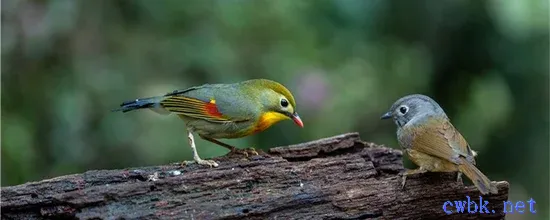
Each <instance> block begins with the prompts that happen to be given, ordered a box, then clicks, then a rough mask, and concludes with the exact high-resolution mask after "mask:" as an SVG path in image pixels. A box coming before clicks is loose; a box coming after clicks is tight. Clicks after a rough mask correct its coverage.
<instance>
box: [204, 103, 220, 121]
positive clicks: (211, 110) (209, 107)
mask: <svg viewBox="0 0 550 220" xmlns="http://www.w3.org/2000/svg"><path fill="white" fill-rule="evenodd" d="M204 107H205V109H206V113H207V114H209V115H211V116H214V117H219V118H221V117H223V115H222V113H220V112H219V111H218V106H216V103H215V102H214V103H212V102H209V103H206V105H205V106H204Z"/></svg>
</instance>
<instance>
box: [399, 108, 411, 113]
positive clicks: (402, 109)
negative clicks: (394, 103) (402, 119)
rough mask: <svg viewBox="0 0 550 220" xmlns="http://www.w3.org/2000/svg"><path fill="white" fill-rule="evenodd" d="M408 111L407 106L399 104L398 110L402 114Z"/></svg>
mask: <svg viewBox="0 0 550 220" xmlns="http://www.w3.org/2000/svg"><path fill="white" fill-rule="evenodd" d="M408 111H409V108H408V107H407V106H401V107H399V112H400V113H401V114H402V115H404V114H407V112H408Z"/></svg>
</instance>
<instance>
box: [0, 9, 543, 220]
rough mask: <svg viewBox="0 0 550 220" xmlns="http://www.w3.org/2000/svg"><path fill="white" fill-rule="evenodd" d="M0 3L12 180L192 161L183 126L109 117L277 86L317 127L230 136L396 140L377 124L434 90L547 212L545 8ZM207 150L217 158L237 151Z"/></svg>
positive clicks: (204, 145) (487, 168)
mask: <svg viewBox="0 0 550 220" xmlns="http://www.w3.org/2000/svg"><path fill="white" fill-rule="evenodd" d="M1 10H2V97H1V98H2V118H1V119H2V158H1V159H2V163H1V165H2V185H3V186H6V185H14V184H20V183H24V182H27V181H36V180H39V179H43V178H48V177H53V176H57V175H62V174H69V173H76V172H83V171H85V170H88V169H116V168H125V167H130V166H145V165H154V164H166V163H170V162H177V161H181V160H190V159H192V156H191V151H190V149H189V147H188V145H187V140H186V138H185V136H184V131H185V130H184V124H183V123H182V122H181V121H180V120H178V119H177V117H175V116H173V115H171V116H161V115H158V114H155V113H153V112H151V111H140V112H133V113H129V114H120V113H119V114H115V113H111V112H110V111H109V110H111V109H113V108H116V107H117V106H118V104H120V103H121V102H122V101H126V100H128V99H134V98H138V97H147V96H154V95H160V94H164V93H166V92H169V91H172V90H174V89H181V88H186V87H189V86H193V85H199V84H203V83H229V82H236V81H241V80H246V79H250V78H269V79H273V80H276V81H279V82H281V83H283V84H285V85H287V86H288V87H289V88H290V90H291V91H293V93H294V95H295V96H296V97H297V101H298V110H299V113H300V114H301V116H302V118H303V120H304V123H305V128H304V129H299V128H297V127H296V126H294V125H293V124H292V123H291V122H290V121H285V122H282V123H280V124H277V125H275V126H274V127H272V128H271V129H269V130H267V131H266V132H264V133H261V134H258V135H255V136H252V137H247V138H243V139H239V140H229V141H227V142H228V143H231V144H234V145H238V146H243V147H248V146H255V147H257V148H261V149H267V148H269V147H273V146H279V145H287V144H293V143H298V142H302V141H309V140H313V139H317V138H321V137H326V136H331V135H336V134H340V133H344V132H350V131H359V132H360V133H361V135H362V138H363V139H365V140H368V141H373V142H376V143H381V144H385V145H387V146H390V147H398V145H397V142H396V138H395V126H394V125H393V124H392V123H391V122H389V121H380V120H379V116H380V115H381V114H382V113H383V112H384V111H386V110H387V109H388V108H389V106H390V105H391V104H392V103H393V102H394V101H395V100H396V99H397V98H399V97H400V96H403V95H406V94H411V93H424V94H427V95H430V96H432V97H433V98H434V99H436V100H437V101H438V102H439V103H440V104H441V105H442V107H443V108H444V109H445V110H446V111H447V113H448V115H449V116H450V118H451V119H452V121H453V123H454V124H455V126H456V127H457V128H458V129H459V130H461V132H462V133H463V135H464V136H465V137H466V139H467V140H468V141H469V142H470V144H471V145H472V147H473V148H474V149H475V150H477V151H478V152H479V157H478V161H479V162H478V163H479V167H480V169H481V170H483V171H484V172H485V173H486V174H487V175H488V176H489V177H490V178H491V179H493V180H507V181H509V182H510V183H511V192H510V199H515V200H518V199H524V200H526V199H529V198H531V197H533V198H534V199H535V200H536V201H537V204H538V206H537V207H538V209H539V210H540V211H541V212H543V213H540V212H539V214H537V216H538V217H541V219H548V214H547V213H548V210H547V208H545V207H548V205H549V203H548V194H549V193H550V192H549V185H548V180H549V169H548V166H549V164H548V162H549V150H548V149H549V143H548V142H549V137H548V133H549V129H548V123H549V121H548V116H549V109H548V105H549V102H548V100H549V95H548V94H549V93H548V92H549V91H548V81H549V77H548V67H549V63H548V59H549V56H548V50H549V48H548V46H549V41H548V37H549V36H548V31H549V29H548V25H549V24H548V2H547V1H542V0H541V1H539V0H534V1H515V0H506V1H504V0H492V1H478V0H468V1H451V0H442V1H382V0H372V1H361V0H343V1H336V0H334V1H329V0H318V1H291V0H278V1H267V0H265V1H264V0H256V1H251V0H249V1H245V0H226V1H222V0H220V1H212V0H203V1H201V0H197V1H190V0H166V1H153V0H94V1H91V0H52V1H31V0H6V1H2V9H1ZM198 146H199V152H200V154H201V156H202V157H205V158H208V157H213V156H220V155H223V154H224V153H226V150H225V149H223V148H221V147H218V146H215V145H213V144H210V143H208V142H205V141H202V140H199V141H198ZM407 166H408V167H410V168H412V167H414V166H412V165H411V164H410V163H408V164H407ZM512 218H513V217H512Z"/></svg>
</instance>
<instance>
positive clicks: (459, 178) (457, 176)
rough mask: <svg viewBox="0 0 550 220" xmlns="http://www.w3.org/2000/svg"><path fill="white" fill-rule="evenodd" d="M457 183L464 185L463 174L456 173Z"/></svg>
mask: <svg viewBox="0 0 550 220" xmlns="http://www.w3.org/2000/svg"><path fill="white" fill-rule="evenodd" d="M456 181H457V182H459V183H462V173H461V172H457V173H456Z"/></svg>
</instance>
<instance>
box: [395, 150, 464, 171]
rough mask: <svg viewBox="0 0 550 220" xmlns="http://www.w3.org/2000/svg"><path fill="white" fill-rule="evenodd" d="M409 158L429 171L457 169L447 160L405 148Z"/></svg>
mask: <svg viewBox="0 0 550 220" xmlns="http://www.w3.org/2000/svg"><path fill="white" fill-rule="evenodd" d="M406 152H407V155H408V156H409V159H411V161H412V162H413V163H415V164H416V165H417V166H419V167H422V168H424V169H426V170H428V171H430V172H452V171H458V166H457V165H456V164H453V163H451V162H449V161H446V160H443V159H441V158H438V157H433V156H430V155H428V154H425V153H422V152H419V151H416V150H413V149H407V150H406Z"/></svg>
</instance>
